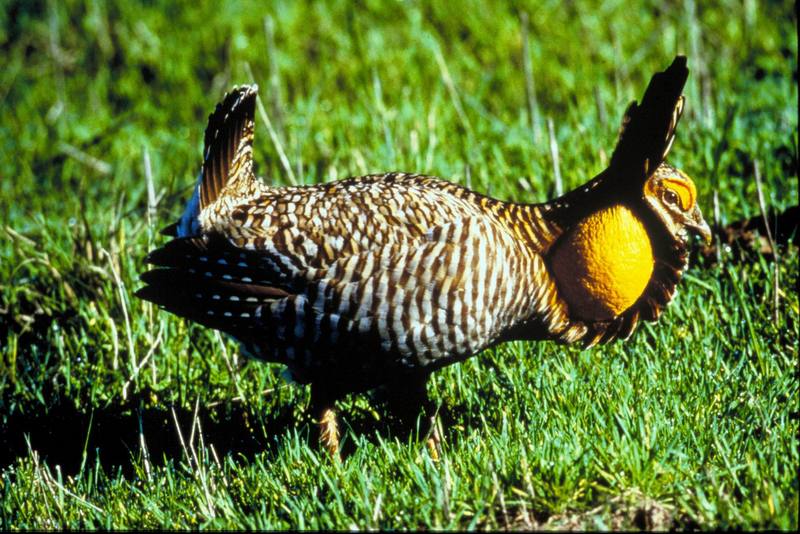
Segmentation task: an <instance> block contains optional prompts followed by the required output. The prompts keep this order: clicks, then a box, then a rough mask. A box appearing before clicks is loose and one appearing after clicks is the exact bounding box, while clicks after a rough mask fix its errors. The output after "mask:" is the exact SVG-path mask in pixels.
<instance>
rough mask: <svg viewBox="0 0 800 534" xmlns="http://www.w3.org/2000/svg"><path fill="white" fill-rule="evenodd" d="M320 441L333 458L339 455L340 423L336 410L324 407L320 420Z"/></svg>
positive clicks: (337, 457)
mask: <svg viewBox="0 0 800 534" xmlns="http://www.w3.org/2000/svg"><path fill="white" fill-rule="evenodd" d="M319 442H320V444H321V445H322V446H323V447H325V450H327V451H328V454H330V456H331V458H336V459H337V460H339V459H340V457H339V425H338V423H337V422H336V410H334V409H333V408H324V409H323V410H322V417H320V420H319Z"/></svg>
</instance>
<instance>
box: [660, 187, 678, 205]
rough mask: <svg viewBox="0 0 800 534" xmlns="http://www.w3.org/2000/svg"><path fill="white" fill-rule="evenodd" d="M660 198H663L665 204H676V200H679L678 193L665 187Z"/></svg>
mask: <svg viewBox="0 0 800 534" xmlns="http://www.w3.org/2000/svg"><path fill="white" fill-rule="evenodd" d="M662 198H663V199H664V203H665V204H670V205H672V206H677V205H678V200H679V198H678V194H677V193H675V191H672V190H671V189H665V190H664V194H663V195H662Z"/></svg>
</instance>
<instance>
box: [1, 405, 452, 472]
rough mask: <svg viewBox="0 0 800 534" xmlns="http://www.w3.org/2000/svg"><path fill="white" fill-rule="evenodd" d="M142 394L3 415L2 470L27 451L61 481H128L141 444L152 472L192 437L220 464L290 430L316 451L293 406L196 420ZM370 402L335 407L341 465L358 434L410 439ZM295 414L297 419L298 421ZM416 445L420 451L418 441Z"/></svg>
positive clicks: (273, 444)
mask: <svg viewBox="0 0 800 534" xmlns="http://www.w3.org/2000/svg"><path fill="white" fill-rule="evenodd" d="M146 395H147V393H141V394H139V395H138V396H137V397H136V398H133V399H131V400H130V401H129V402H127V403H125V404H124V405H110V406H108V407H102V408H94V409H93V410H88V411H85V410H81V409H79V408H76V407H75V406H74V404H73V403H72V401H70V400H68V399H67V400H65V402H64V403H62V404H56V405H54V406H52V407H51V408H50V409H48V410H47V411H46V413H37V414H25V413H19V412H17V413H15V414H13V415H10V416H8V417H7V418H6V421H5V424H4V425H2V426H0V469H2V468H5V467H7V466H9V465H12V464H13V463H15V461H16V459H17V458H21V457H26V456H28V455H29V453H30V451H31V450H33V451H36V452H37V453H38V455H39V457H40V458H41V459H42V461H44V462H46V463H47V464H49V465H51V466H55V465H58V466H60V469H61V472H62V473H63V474H64V475H67V476H71V475H75V474H77V473H78V472H79V471H80V470H81V466H82V465H84V464H86V465H93V464H94V463H95V462H98V463H99V464H100V465H101V466H102V467H103V469H104V470H106V472H113V471H115V470H117V469H120V470H121V472H122V473H123V474H124V475H125V476H126V477H131V476H133V475H134V472H135V464H136V463H138V462H139V459H140V458H142V455H143V447H142V438H143V440H144V444H145V447H146V449H147V453H148V455H149V461H150V462H151V463H152V464H153V465H154V466H159V465H163V464H164V463H165V462H168V461H170V460H173V461H180V460H181V459H183V458H184V457H185V453H184V448H183V447H184V444H185V446H186V447H187V448H188V447H189V446H190V439H192V436H193V435H194V441H193V443H194V446H195V447H198V446H199V445H198V443H199V438H200V436H201V435H202V442H203V444H204V445H205V446H206V447H209V446H213V447H214V451H215V452H216V454H217V455H218V457H219V458H223V457H224V456H225V455H228V454H233V455H235V456H243V457H244V458H247V459H251V458H253V457H254V456H255V455H257V454H259V453H262V452H267V453H272V454H274V453H277V451H278V449H279V448H280V447H281V444H282V443H283V441H284V440H285V439H288V438H289V433H290V432H291V431H292V430H294V429H297V430H298V431H299V432H300V433H301V435H305V436H306V440H307V442H308V444H309V446H311V447H312V448H316V447H317V444H316V436H317V433H316V428H315V425H313V424H312V422H311V420H310V418H309V417H308V415H307V414H306V413H305V407H303V408H301V409H300V410H298V407H297V406H296V403H293V402H289V403H286V404H282V405H279V406H276V407H273V408H272V409H271V410H270V411H269V412H264V413H258V414H257V413H254V410H253V408H252V407H247V406H245V405H243V404H241V403H234V402H229V403H221V404H218V405H215V406H214V407H211V408H209V407H202V406H201V407H200V409H199V410H198V413H197V417H196V421H195V414H194V410H193V409H192V408H187V407H180V406H170V405H156V406H147V405H146V403H145V400H144V399H145V397H146ZM368 398H369V399H370V401H369V406H370V408H371V409H364V408H362V407H359V404H360V403H357V402H354V401H353V400H349V401H345V402H342V403H341V406H340V410H339V421H340V429H341V431H342V432H343V433H345V434H351V435H350V436H348V439H345V440H344V441H343V444H342V450H341V453H342V456H343V458H345V459H346V458H347V457H348V456H350V455H351V454H352V453H353V452H355V449H356V447H357V444H356V440H355V439H352V438H355V437H359V436H363V437H364V438H365V439H366V440H367V441H368V442H370V443H373V444H378V443H379V442H380V440H384V441H386V440H392V439H395V438H397V439H399V440H400V441H401V442H407V441H408V440H409V438H412V437H414V438H416V431H415V429H410V428H408V426H407V425H405V424H403V423H402V422H399V421H398V420H397V419H395V418H394V417H392V416H391V414H388V413H387V411H386V409H385V406H383V405H382V399H381V398H380V397H379V396H378V397H375V396H373V395H369V396H368ZM298 412H302V413H303V415H301V416H298ZM376 413H380V414H382V415H381V417H380V418H377V417H375V415H374V414H376ZM438 417H439V420H440V422H441V424H442V426H443V428H444V429H447V428H448V427H449V426H450V425H452V424H454V419H455V418H454V413H453V411H451V409H448V408H446V407H442V408H441V409H440V410H439V415H438ZM176 419H177V422H178V425H179V427H180V433H179V432H178V426H176ZM195 424H196V425H197V426H196V427H195V428H194V433H193V425H195ZM379 438H380V439H379ZM182 442H183V444H182ZM420 446H423V445H422V443H421V442H420ZM98 457H99V458H98Z"/></svg>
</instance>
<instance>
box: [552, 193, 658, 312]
mask: <svg viewBox="0 0 800 534" xmlns="http://www.w3.org/2000/svg"><path fill="white" fill-rule="evenodd" d="M653 263H654V260H653V249H652V247H651V245H650V238H649V236H648V234H647V230H646V229H645V227H644V225H643V224H642V222H641V220H640V219H639V218H638V217H637V216H636V215H635V214H634V213H633V212H632V211H631V210H630V209H629V208H627V207H625V206H622V205H614V206H611V207H609V208H604V209H602V210H599V211H597V212H595V213H593V214H591V215H589V216H588V217H586V218H585V219H583V220H582V221H581V222H579V223H578V224H576V225H575V226H574V227H572V228H571V229H570V230H569V231H568V233H567V234H566V235H565V236H563V237H562V238H561V239H560V240H559V242H558V243H557V245H556V247H555V249H554V250H553V252H552V255H551V263H550V265H551V268H552V271H553V275H554V276H555V278H556V281H557V283H558V288H559V293H560V294H561V296H562V297H563V298H564V300H565V301H566V302H567V304H568V305H569V308H570V311H571V312H572V313H573V314H574V315H576V316H578V317H580V318H581V319H584V320H590V321H602V320H607V319H611V318H613V317H616V316H617V315H619V314H620V313H622V312H623V311H625V310H626V309H628V308H629V307H630V306H632V305H633V304H634V303H635V302H636V300H637V299H638V298H639V296H640V295H641V294H642V292H644V289H645V287H647V283H648V282H649V281H650V276H651V275H652V273H653Z"/></svg>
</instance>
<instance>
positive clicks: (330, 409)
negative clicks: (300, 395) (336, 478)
mask: <svg viewBox="0 0 800 534" xmlns="http://www.w3.org/2000/svg"><path fill="white" fill-rule="evenodd" d="M310 411H311V417H312V418H313V419H314V421H315V422H316V423H317V425H318V428H319V443H320V445H322V446H323V447H324V448H325V450H327V451H328V454H330V456H331V457H332V458H336V459H337V460H339V459H340V456H339V425H338V423H337V421H336V406H335V399H334V397H333V396H332V395H331V394H330V393H329V392H328V391H327V390H326V389H324V388H321V387H320V386H317V385H313V384H312V386H311V406H310Z"/></svg>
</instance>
